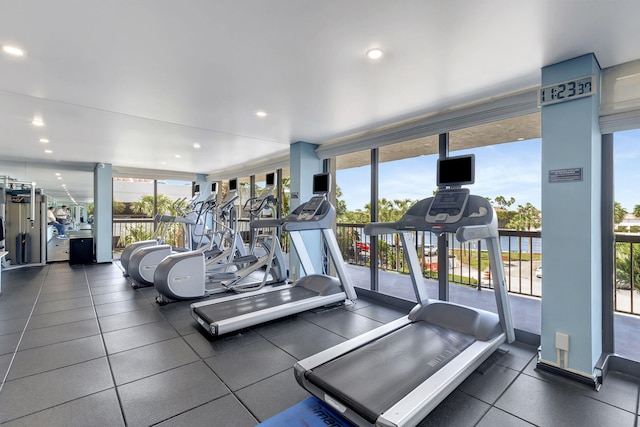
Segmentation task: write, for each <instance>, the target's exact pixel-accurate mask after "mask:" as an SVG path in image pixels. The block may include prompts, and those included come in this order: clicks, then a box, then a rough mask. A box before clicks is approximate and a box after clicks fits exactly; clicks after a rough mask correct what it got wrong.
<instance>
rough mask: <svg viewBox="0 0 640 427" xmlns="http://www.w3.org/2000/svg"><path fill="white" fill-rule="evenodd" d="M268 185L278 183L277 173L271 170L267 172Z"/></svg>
mask: <svg viewBox="0 0 640 427" xmlns="http://www.w3.org/2000/svg"><path fill="white" fill-rule="evenodd" d="M267 185H276V174H275V173H273V172H271V173H268V174H267Z"/></svg>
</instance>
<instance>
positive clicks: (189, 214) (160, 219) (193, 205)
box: [120, 185, 200, 277]
mask: <svg viewBox="0 0 640 427" xmlns="http://www.w3.org/2000/svg"><path fill="white" fill-rule="evenodd" d="M199 198H200V185H196V187H195V191H194V193H193V196H192V197H191V199H190V200H189V201H188V202H187V205H186V208H185V212H183V213H182V215H180V217H181V219H188V220H187V223H188V224H185V225H187V227H186V228H190V227H193V226H192V225H191V223H192V222H193V219H194V212H195V210H196V209H197V206H198V204H199V202H198V199H199ZM185 200H186V198H183V199H178V200H176V201H175V202H174V204H173V206H174V208H176V209H177V208H178V207H179V205H180V204H181V203H182V202H184V201H185ZM175 219H176V217H175V216H171V215H161V214H157V215H156V216H155V218H154V221H155V222H156V223H157V224H158V226H157V228H156V231H155V232H154V234H153V237H152V238H151V239H149V240H141V241H139V242H133V243H131V244H129V245H127V247H126V248H124V250H123V251H122V254H120V264H121V265H122V269H123V270H124V273H123V275H124V276H125V277H126V276H129V261H130V259H131V257H132V256H133V255H134V254H135V253H136V252H138V251H139V250H140V249H142V248H146V247H149V246H157V245H161V244H163V243H164V237H165V234H166V232H167V230H168V229H169V224H171V223H172V222H175ZM191 234H192V233H191V230H189V236H191ZM190 244H191V243H190Z"/></svg>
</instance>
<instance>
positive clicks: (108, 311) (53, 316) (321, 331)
mask: <svg viewBox="0 0 640 427" xmlns="http://www.w3.org/2000/svg"><path fill="white" fill-rule="evenodd" d="M2 274H3V277H2V280H3V286H2V288H3V294H2V296H1V297H0V378H2V385H1V387H2V388H1V389H0V422H1V423H2V425H3V426H5V425H6V426H12V427H13V426H83V427H85V426H124V425H126V426H150V425H159V426H200V425H202V426H223V427H224V426H254V425H256V424H257V423H259V422H262V421H264V420H266V419H268V418H269V417H271V416H273V415H275V414H277V413H279V412H281V411H282V410H284V409H286V408H288V407H290V406H292V405H294V404H296V403H297V402H300V401H302V400H304V399H306V398H307V397H308V394H307V392H306V391H305V390H303V389H302V388H300V387H299V386H298V385H297V383H296V382H295V380H294V378H293V373H292V366H293V364H294V363H295V361H296V360H299V359H301V358H304V357H306V356H309V355H311V354H314V353H316V352H318V351H320V350H322V349H325V348H327V347H330V346H332V345H334V344H337V343H339V342H342V341H344V340H346V339H348V338H350V337H353V336H355V335H358V334H360V333H362V332H365V331H367V330H370V329H372V328H375V327H377V326H379V325H381V324H382V323H384V322H388V321H389V320H392V319H394V318H397V317H399V316H401V315H403V313H402V312H401V311H398V310H397V309H394V308H393V307H390V306H384V305H381V304H379V303H374V302H371V301H366V300H363V299H360V300H358V301H357V304H356V305H354V306H346V307H340V308H334V309H330V310H317V311H311V312H306V313H303V314H300V315H298V316H293V317H288V318H285V319H282V320H279V321H275V322H271V323H268V324H265V325H261V326H256V327H254V328H250V329H247V330H243V331H241V332H238V333H235V334H231V335H229V336H225V337H221V338H212V337H210V336H208V335H206V334H205V333H203V331H202V330H200V328H199V327H198V325H197V324H196V322H195V321H194V320H192V318H191V316H190V314H189V304H188V303H178V304H170V305H167V306H164V307H159V306H157V305H156V304H155V303H154V302H153V299H154V297H155V291H154V290H153V288H147V289H140V290H134V289H132V288H131V287H130V286H129V284H128V282H127V280H126V279H125V278H123V277H122V272H121V270H120V268H119V267H118V265H117V264H116V263H114V264H102V265H87V266H74V267H70V266H69V265H68V264H66V263H56V264H49V265H47V266H45V267H34V268H29V269H21V270H11V271H4V272H3V273H2ZM505 349H506V350H508V353H507V354H506V355H504V356H502V357H496V358H495V359H496V360H494V361H493V362H492V363H490V364H489V366H488V368H487V369H486V371H484V373H480V372H475V373H473V374H472V375H471V376H470V377H469V378H468V379H467V380H466V381H465V382H464V383H463V384H462V385H460V387H458V389H457V390H455V391H454V392H453V393H452V394H451V395H450V396H449V397H448V398H447V399H446V400H445V401H444V402H443V403H442V404H441V405H440V406H438V407H437V408H436V409H435V410H434V411H433V412H432V413H431V414H430V415H429V416H428V417H427V418H426V419H425V420H424V421H423V422H422V423H421V425H425V426H426V425H435V426H472V425H480V426H519V425H543V426H558V425H562V426H568V425H576V426H578V425H579V426H625V425H627V426H633V425H636V423H637V411H638V391H639V384H640V381H638V379H636V378H633V377H629V376H625V375H623V374H619V373H615V372H614V373H610V374H609V376H608V377H607V380H606V382H605V384H604V386H603V387H602V389H601V391H600V392H595V391H593V390H591V389H590V388H588V387H586V386H583V385H581V384H577V383H573V382H570V381H568V380H564V379H562V378H559V377H555V376H552V375H550V374H546V373H542V372H538V371H536V370H535V369H534V368H535V359H534V356H535V348H533V347H531V346H527V345H525V344H521V343H514V344H512V345H509V346H505Z"/></svg>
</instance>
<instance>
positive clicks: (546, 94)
mask: <svg viewBox="0 0 640 427" xmlns="http://www.w3.org/2000/svg"><path fill="white" fill-rule="evenodd" d="M596 89H597V87H596V79H595V76H594V75H589V76H584V77H580V78H577V79H572V80H567V81H566V82H561V83H554V84H552V85H547V86H543V87H542V88H540V91H539V92H538V104H539V105H540V106H543V105H549V104H557V103H559V102H565V101H571V100H573V99H578V98H584V97H585V96H591V95H593V94H595V93H596Z"/></svg>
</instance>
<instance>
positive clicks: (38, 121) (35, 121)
mask: <svg viewBox="0 0 640 427" xmlns="http://www.w3.org/2000/svg"><path fill="white" fill-rule="evenodd" d="M31 124H32V125H34V126H44V122H43V121H42V119H38V118H34V119H33V120H32V121H31Z"/></svg>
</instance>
